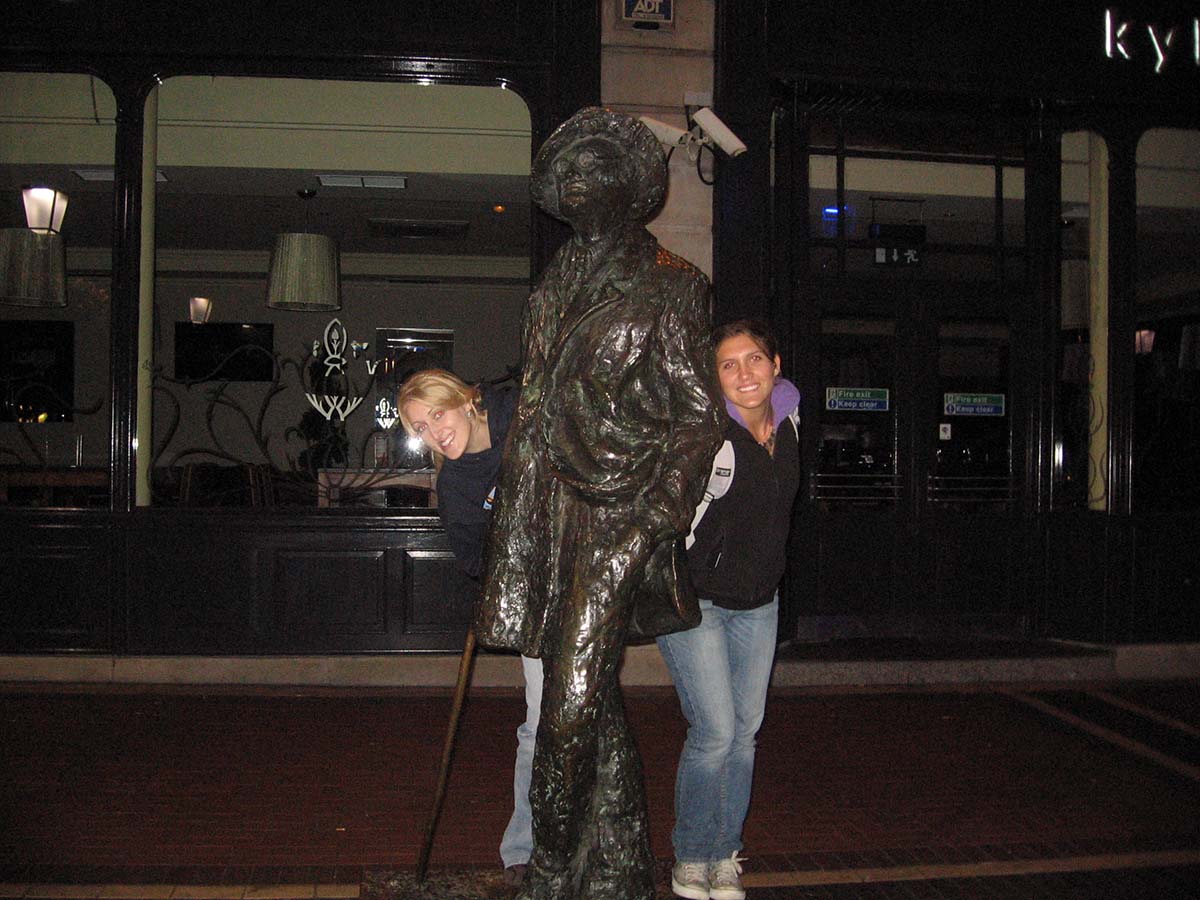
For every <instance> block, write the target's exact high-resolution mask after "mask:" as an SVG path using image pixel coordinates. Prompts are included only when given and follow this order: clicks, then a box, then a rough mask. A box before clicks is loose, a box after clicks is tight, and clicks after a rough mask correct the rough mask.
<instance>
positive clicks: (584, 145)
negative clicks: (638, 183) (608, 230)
mask: <svg viewBox="0 0 1200 900" xmlns="http://www.w3.org/2000/svg"><path fill="white" fill-rule="evenodd" d="M550 169H551V171H552V172H553V173H554V180H555V186H556V189H557V193H558V213H559V215H561V216H562V218H563V219H565V220H566V221H567V222H569V223H570V224H571V225H572V227H574V228H576V229H577V230H595V229H597V228H603V227H604V226H605V225H607V224H609V223H611V222H617V221H620V220H621V218H622V217H623V215H624V213H625V210H626V209H627V208H628V206H629V203H630V202H631V199H632V198H630V197H629V196H628V195H629V193H630V187H629V184H628V179H627V175H626V171H625V169H626V167H625V165H624V153H623V151H622V150H621V148H620V147H619V146H617V145H616V144H614V143H613V142H612V141H609V140H606V139H605V138H602V137H590V138H584V139H583V140H580V141H577V142H576V143H574V144H571V145H570V146H569V147H567V148H566V149H564V150H563V151H562V152H561V153H559V154H558V156H556V157H555V158H554V162H552V163H551V164H550Z"/></svg>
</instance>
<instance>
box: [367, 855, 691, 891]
mask: <svg viewBox="0 0 1200 900" xmlns="http://www.w3.org/2000/svg"><path fill="white" fill-rule="evenodd" d="M655 869H656V872H655V874H656V876H657V878H656V881H657V883H658V896H659V897H660V898H670V897H671V896H672V895H671V889H670V884H671V863H670V861H669V860H656V861H655ZM516 893H517V888H515V887H511V886H510V885H507V884H505V883H504V872H503V870H502V869H501V868H500V867H499V866H495V867H486V868H465V867H464V868H451V869H430V871H429V873H428V874H427V875H426V876H425V881H423V882H422V883H421V884H417V878H416V875H415V874H414V872H413V870H412V869H411V868H409V869H383V868H380V869H367V870H366V872H365V873H364V875H363V883H362V892H361V894H360V895H359V896H360V898H361V900H512V898H513V897H515V896H516Z"/></svg>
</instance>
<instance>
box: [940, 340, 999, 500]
mask: <svg viewBox="0 0 1200 900" xmlns="http://www.w3.org/2000/svg"><path fill="white" fill-rule="evenodd" d="M1008 348H1009V333H1008V326H1007V325H1005V324H1003V323H999V322H943V323H942V324H940V325H939V326H938V396H937V403H938V406H939V413H938V418H937V429H938V433H937V440H936V441H935V442H934V444H933V446H934V448H935V449H934V454H933V457H934V458H933V466H932V472H931V475H930V479H929V499H930V501H931V502H936V503H947V504H953V505H955V506H958V507H962V506H963V505H969V506H972V507H978V508H983V507H987V506H989V505H991V506H995V505H1001V504H1005V503H1007V502H1008V501H1009V500H1010V499H1011V498H1012V484H1011V475H1012V462H1011V461H1012V451H1011V441H1010V438H1009V435H1010V428H1009V422H1010V421H1011V413H1010V409H1009V404H1010V396H1009V390H1008V383H1009V379H1008V371H1009V358H1008V357H1009V354H1008Z"/></svg>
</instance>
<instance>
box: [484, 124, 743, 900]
mask: <svg viewBox="0 0 1200 900" xmlns="http://www.w3.org/2000/svg"><path fill="white" fill-rule="evenodd" d="M666 183H667V168H666V159H665V158H664V156H663V152H662V149H661V147H660V146H659V144H658V142H657V140H656V139H655V137H654V135H653V134H652V133H651V132H650V130H649V129H648V128H647V127H646V126H645V125H643V124H642V123H641V122H639V121H637V120H636V119H633V118H631V117H629V116H626V115H622V114H620V113H615V112H611V111H608V110H605V109H599V108H589V109H584V110H581V111H580V112H578V113H576V114H575V115H574V116H572V117H571V118H570V119H569V120H567V121H566V122H564V123H563V124H562V125H561V126H559V128H558V129H556V130H555V132H554V133H553V134H552V135H551V136H550V137H549V139H548V140H547V141H546V143H545V144H544V145H543V146H542V147H541V149H540V150H539V151H538V154H537V158H536V159H535V160H534V164H533V172H532V178H531V190H532V192H533V197H534V200H535V202H536V203H537V204H538V205H539V206H541V208H542V209H544V210H545V211H546V212H548V213H550V214H551V215H553V216H557V217H558V218H560V219H563V220H564V221H566V222H567V223H568V224H569V225H570V226H571V229H572V231H573V235H572V237H571V238H570V239H569V240H568V241H567V242H566V244H564V246H563V247H562V248H561V249H560V250H559V252H558V253H557V255H556V256H555V257H554V259H553V261H552V262H551V263H550V265H549V267H548V268H547V269H546V271H545V273H544V274H543V276H542V278H541V280H540V282H539V283H538V285H537V287H536V288H535V290H534V292H533V294H532V295H531V297H530V299H529V306H528V308H527V310H526V314H525V321H524V323H523V338H522V339H523V350H524V367H523V375H522V383H521V394H520V399H519V401H518V405H517V411H516V416H515V419H514V421H513V424H512V426H511V429H510V432H509V443H508V448H507V454H506V458H505V462H504V465H503V467H502V469H501V473H500V478H499V491H498V494H499V498H500V499H499V504H498V506H497V508H496V511H495V516H494V518H493V522H492V531H491V534H490V537H489V541H488V549H487V566H486V571H485V576H484V596H483V601H482V604H481V606H480V609H479V613H478V617H477V620H476V622H475V630H476V634H477V635H478V638H479V640H480V642H481V643H483V644H484V645H486V646H492V647H505V648H511V649H514V650H519V651H521V652H522V653H524V654H526V655H528V656H538V657H541V658H542V660H543V664H544V671H545V684H544V689H543V699H542V712H541V722H540V725H539V728H538V736H537V749H536V751H535V755H534V765H533V785H532V788H531V790H530V799H531V803H532V807H533V834H534V851H533V857H532V859H531V860H530V863H529V869H528V871H527V873H526V877H525V883H524V884H523V886H522V888H521V892H520V894H519V896H520V897H521V898H524V900H564V898H570V897H579V898H587V900H650V898H652V897H654V893H655V887H654V873H653V859H652V857H651V854H650V846H649V840H648V834H647V827H646V813H645V794H644V789H643V785H642V778H641V765H640V762H639V760H638V756H637V750H636V747H635V746H634V744H633V742H632V739H631V736H630V734H629V732H628V729H627V726H626V722H625V713H624V709H623V707H622V703H621V695H620V688H619V685H618V682H617V670H618V666H619V663H620V659H621V654H622V650H623V648H624V645H625V643H626V640H627V639H629V638H649V637H651V636H654V635H657V634H664V633H667V632H670V631H676V630H679V629H682V628H687V627H691V626H693V625H695V624H697V623H698V622H699V620H700V615H699V609H698V607H697V605H696V599H695V595H694V594H693V593H692V589H691V585H690V582H689V581H688V578H687V574H686V569H685V567H684V561H683V553H682V545H681V542H680V538H681V537H682V536H683V535H684V534H686V532H687V529H688V525H689V523H690V521H691V518H692V514H693V513H694V511H695V509H696V505H697V503H698V502H699V501H700V499H701V495H702V493H703V491H704V487H705V484H706V481H707V476H708V472H709V466H710V464H711V460H712V457H713V454H714V453H715V452H716V449H717V447H718V446H719V444H720V441H721V426H720V418H719V416H720V413H719V410H720V409H721V408H722V405H721V404H720V403H719V402H718V398H719V397H720V393H719V389H718V388H717V385H716V376H715V373H714V369H713V364H712V360H711V355H710V353H709V351H708V344H707V336H708V331H709V287H708V280H707V279H706V278H705V277H704V275H703V274H702V273H701V272H699V271H698V270H697V269H696V268H695V267H694V266H692V265H691V264H690V263H688V262H686V261H684V260H682V259H680V258H679V257H676V256H673V255H672V254H670V253H668V252H667V251H666V250H664V249H662V248H661V247H660V246H659V245H658V242H657V241H656V240H655V239H654V237H653V236H652V235H651V234H650V233H649V232H648V231H647V230H646V228H645V225H644V223H645V222H646V221H647V220H648V219H649V218H650V217H651V215H652V214H653V213H654V211H655V210H656V209H657V208H658V206H659V204H660V203H661V202H662V198H663V195H664V194H665V192H666Z"/></svg>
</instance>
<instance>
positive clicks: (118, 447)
mask: <svg viewBox="0 0 1200 900" xmlns="http://www.w3.org/2000/svg"><path fill="white" fill-rule="evenodd" d="M353 6H354V8H353V11H352V12H351V11H350V10H349V9H347V10H346V11H342V10H341V9H340V8H337V9H335V8H334V7H330V6H328V5H321V4H305V3H300V4H286V5H283V6H280V5H277V4H254V3H250V4H246V3H217V4H204V5H203V6H202V7H199V6H195V5H191V6H189V5H187V4H152V5H150V6H147V5H145V4H137V3H125V2H98V3H91V2H58V0H33V2H20V3H15V4H10V6H9V8H8V9H6V23H5V29H4V36H3V38H0V41H2V47H0V60H2V61H0V69H3V70H5V71H9V72H21V73H82V74H83V75H85V76H94V77H95V79H96V82H95V83H96V84H99V85H100V87H101V88H102V87H107V89H108V90H110V91H111V94H112V97H113V98H114V101H115V107H116V113H115V134H116V137H115V147H114V159H113V161H112V170H113V188H112V209H111V217H112V220H113V221H112V229H111V235H112V254H111V267H109V266H108V265H107V264H106V265H103V266H100V267H99V271H101V273H102V276H103V278H102V279H101V280H102V283H103V286H104V288H105V290H104V291H103V293H102V296H109V297H111V329H110V330H109V331H107V332H106V334H107V335H109V337H108V345H109V353H108V360H109V367H108V368H109V371H107V372H95V373H90V374H92V375H94V378H95V381H96V382H97V383H98V384H99V385H100V386H101V388H102V389H103V388H104V387H107V391H108V396H107V397H106V398H104V402H102V403H97V406H101V407H102V409H101V414H103V412H104V411H105V410H111V424H110V426H109V427H108V428H107V429H106V431H107V435H106V436H107V438H108V443H109V444H110V446H109V447H108V448H106V449H107V452H106V453H105V454H104V459H105V466H104V471H103V472H101V473H99V476H100V477H99V478H98V479H97V481H98V483H99V484H100V488H99V490H100V491H101V492H103V491H107V494H106V495H105V496H103V497H102V499H101V500H99V501H98V502H97V500H96V493H97V490H96V489H95V488H93V489H92V490H91V495H90V498H89V502H88V503H86V506H87V508H79V507H82V506H84V505H85V504H83V503H74V502H72V501H71V500H70V499H68V500H67V501H66V502H58V501H57V495H55V497H52V498H51V502H49V503H44V504H43V503H36V502H34V503H30V504H26V505H21V504H20V503H18V502H16V498H17V496H18V493H19V491H21V490H26V491H30V490H33V489H29V488H23V487H21V485H22V484H24V482H22V481H21V480H20V477H21V476H24V477H25V479H26V481H31V480H34V479H37V481H38V485H39V486H38V488H37V490H42V491H45V492H49V491H51V490H54V491H61V488H60V487H59V486H58V485H59V482H60V481H61V480H62V478H67V477H70V475H69V473H68V476H62V478H60V479H59V481H53V480H51V479H52V478H54V477H56V476H57V473H56V472H55V471H54V470H52V469H51V468H50V467H49V466H48V465H47V464H46V457H49V456H52V455H53V452H54V451H53V447H50V450H49V452H48V453H46V454H45V455H44V456H42V457H39V456H37V455H33V456H32V457H31V456H30V455H28V453H27V452H26V451H27V449H28V448H26V447H25V446H23V443H28V444H30V446H33V443H36V442H37V441H38V438H37V437H36V435H37V430H36V426H30V428H28V429H24V430H23V432H22V433H25V434H33V435H34V436H35V437H34V439H33V442H30V441H24V439H22V438H21V437H20V436H19V435H18V436H16V437H13V435H11V434H10V435H9V437H10V438H11V440H10V441H9V444H10V445H12V446H14V447H15V450H16V452H18V453H25V455H24V456H22V457H20V459H22V460H26V461H27V460H29V459H32V460H33V464H32V465H25V466H13V467H11V468H10V469H8V470H5V471H6V474H7V473H9V472H13V473H15V474H12V475H9V476H8V485H7V491H8V492H9V494H7V495H6V499H7V497H8V496H9V495H11V497H12V498H14V499H13V502H12V503H11V504H9V505H3V504H0V506H2V508H0V519H2V520H3V521H2V522H0V531H2V532H3V535H4V536H3V538H0V559H2V563H0V597H3V600H2V601H0V634H2V638H0V643H2V644H3V647H2V649H3V651H5V652H17V653H31V652H32V653H42V652H51V653H56V652H57V653H61V652H67V653H76V652H78V653H113V654H279V653H317V654H319V653H355V652H378V651H408V650H424V651H430V650H454V649H458V648H460V647H461V646H462V638H463V633H464V631H465V628H466V622H467V621H468V617H469V610H470V606H471V603H472V598H473V596H474V590H473V587H472V585H471V584H470V583H469V582H467V581H466V580H465V579H464V578H463V576H461V575H460V574H458V572H457V570H456V568H455V566H454V564H453V555H452V553H451V552H450V550H449V545H448V544H447V542H446V540H445V536H444V534H443V532H442V530H441V528H440V526H439V523H438V520H437V516H436V513H435V511H434V510H432V509H429V508H419V507H423V506H424V507H427V504H411V506H413V507H416V508H403V507H402V508H400V509H338V510H332V509H321V510H318V509H315V508H313V507H314V506H316V504H314V503H313V501H312V499H311V496H310V497H309V499H308V501H307V502H308V507H307V508H298V507H297V506H295V505H293V506H289V507H287V508H283V507H277V508H275V509H265V508H262V507H252V506H248V505H247V506H246V507H244V508H236V509H230V508H218V507H210V508H200V507H195V508H189V507H188V506H187V505H185V504H174V505H170V506H169V505H165V504H164V505H158V504H143V505H141V506H139V505H138V499H137V487H136V484H135V479H136V472H137V453H138V450H137V440H136V436H137V433H138V431H137V429H138V412H139V411H138V393H137V383H138V381H137V379H138V376H137V372H138V367H139V358H138V340H139V337H138V335H139V322H138V316H139V299H138V298H139V280H140V279H141V278H142V277H143V276H144V275H145V274H146V273H145V272H143V271H141V270H140V268H139V266H140V253H139V251H140V248H141V244H142V243H143V242H144V241H145V240H147V239H148V238H147V237H146V235H145V232H144V231H143V229H142V219H143V217H146V216H149V215H150V214H151V213H150V211H149V207H150V206H151V204H145V203H143V194H144V186H143V184H142V157H143V152H144V147H145V146H146V145H145V143H144V141H145V139H146V132H147V131H148V129H147V128H146V127H145V123H144V110H145V109H146V100H147V97H148V96H149V94H150V93H151V91H152V90H153V89H154V87H155V86H156V85H160V84H162V83H163V82H167V83H168V84H169V83H170V80H171V79H172V78H173V77H180V76H185V77H186V76H205V77H208V76H229V77H232V78H242V77H246V78H257V79H277V80H278V79H292V80H295V79H322V80H324V81H325V82H346V83H354V84H357V83H364V82H366V83H376V84H384V85H396V84H402V85H415V84H421V85H433V86H441V85H467V86H472V85H476V86H483V87H487V88H492V89H498V88H503V89H504V90H505V91H510V92H513V93H515V94H516V95H518V96H519V97H520V98H521V100H522V101H523V102H524V104H525V106H526V107H527V108H528V116H529V132H530V136H531V139H530V138H526V143H527V144H528V143H532V146H534V147H536V146H537V145H539V144H540V142H541V141H542V140H543V139H544V138H545V137H546V136H547V135H548V134H549V133H550V130H551V129H552V128H553V126H554V125H556V124H557V123H559V122H561V121H562V120H563V119H565V118H566V117H567V116H569V115H570V114H571V113H572V112H574V111H575V110H576V109H578V108H580V107H582V106H585V105H588V104H592V103H595V102H596V99H597V98H598V96H599V66H600V24H599V18H598V16H599V9H598V8H596V7H594V6H589V5H588V4H577V3H573V2H565V0H564V2H556V3H537V4H531V3H521V2H512V3H508V2H500V3H497V2H491V0H489V2H469V3H456V4H444V3H441V2H417V3H403V4H395V3H366V4H354V5H353ZM293 83H295V82H293ZM93 90H96V88H94V89H93ZM93 102H94V95H93ZM98 108H99V109H100V111H101V112H103V108H104V103H103V100H102V101H101V102H100V104H99V107H98ZM90 112H91V107H89V109H88V114H89V115H90ZM527 156H528V154H527ZM370 168H371V169H383V170H386V169H387V168H388V166H387V163H386V162H384V161H381V162H379V163H378V164H376V165H372V166H371V167H370ZM80 202H82V201H80ZM70 216H71V213H68V219H69V218H70ZM526 221H528V222H530V225H529V228H531V229H532V235H531V239H530V241H529V243H528V245H527V246H529V247H530V249H529V251H528V252H529V254H530V256H531V260H532V265H531V267H530V268H531V269H532V270H533V271H537V269H538V268H539V267H540V265H541V264H542V262H543V261H544V260H545V259H547V258H548V256H549V254H550V253H551V252H552V250H553V247H554V246H555V245H556V241H558V240H561V234H559V233H557V232H556V231H555V228H556V226H555V225H554V224H553V223H552V222H551V221H550V220H549V219H547V218H545V217H538V219H537V220H536V221H534V220H532V218H529V219H527V220H526ZM22 224H23V223H22ZM110 271H111V292H110V293H108V292H107V290H106V289H107V284H108V278H109V277H110V276H109V274H108V273H109V272H110ZM71 274H72V273H70V272H68V276H71ZM71 290H72V294H73V295H72V305H73V306H76V305H77V306H79V307H80V308H83V307H84V306H86V303H87V301H88V297H87V295H86V293H85V292H84V291H81V290H78V289H76V287H75V284H74V283H72V286H71ZM522 291H523V293H527V291H528V279H527V278H526V279H525V284H524V287H523V288H522ZM220 302H221V301H220V300H217V301H214V305H216V304H219V303H220ZM260 303H261V301H260ZM341 315H342V317H343V318H345V316H346V315H347V313H346V312H343V313H341ZM321 324H322V325H323V324H324V322H323V321H322V323H321ZM77 327H78V326H77ZM200 327H203V326H200ZM351 336H352V337H354V335H351ZM83 339H84V336H83V335H77V336H76V355H77V357H78V355H79V352H80V351H79V343H80V341H81V340H83ZM347 356H349V354H347ZM85 387H86V385H85ZM81 390H82V389H81V388H78V387H77V390H76V396H77V397H78V396H79V394H80V393H81ZM91 393H95V392H94V391H93V392H90V393H88V394H87V396H89V397H90V394H91ZM301 403H303V401H302V400H301ZM78 415H79V411H78V410H76V417H77V418H78ZM397 427H398V426H397ZM90 443H91V441H90V439H89V445H90ZM88 449H89V450H90V449H91V448H90V446H89V448H88ZM142 452H143V453H144V452H146V450H145V448H143V450H142ZM14 455H15V454H14ZM10 461H11V460H6V462H10ZM76 463H78V459H77V460H76ZM229 468H230V469H232V468H236V467H229ZM25 469H30V470H34V471H32V472H29V473H26V472H24V470H25ZM46 473H50V474H49V476H47V475H46ZM79 480H81V481H82V480H83V479H82V478H80V479H79ZM31 496H33V497H34V500H35V501H36V499H37V495H36V493H34V494H32V495H31ZM46 496H50V495H49V493H47V494H46ZM80 496H82V493H81V494H80Z"/></svg>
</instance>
